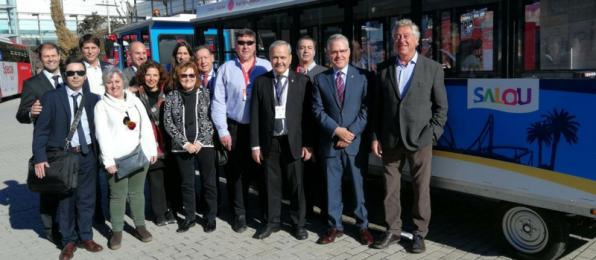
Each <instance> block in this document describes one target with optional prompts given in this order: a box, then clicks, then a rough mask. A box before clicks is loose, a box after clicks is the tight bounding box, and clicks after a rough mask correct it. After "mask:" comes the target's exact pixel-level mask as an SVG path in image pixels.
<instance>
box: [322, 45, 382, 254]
mask: <svg viewBox="0 0 596 260" xmlns="http://www.w3.org/2000/svg"><path fill="white" fill-rule="evenodd" d="M327 54H328V55H329V60H330V61H331V64H332V65H333V69H330V70H327V71H325V72H323V73H320V74H319V75H317V76H315V82H314V87H313V95H314V99H313V111H314V116H315V119H316V122H317V123H318V124H319V126H320V131H319V140H320V153H321V158H322V159H323V160H324V164H325V171H326V176H327V204H328V215H329V225H330V226H331V227H330V228H329V230H328V231H327V233H326V234H325V235H324V236H322V237H321V238H320V239H319V241H318V243H319V244H329V243H332V242H334V241H335V239H336V238H337V237H340V236H342V235H343V225H342V222H341V215H342V211H343V203H342V192H341V184H342V176H343V174H344V173H346V174H350V175H351V179H352V184H353V186H352V189H353V190H354V194H355V200H356V207H355V210H354V214H355V215H356V220H357V225H358V226H359V227H360V233H359V240H360V243H362V244H363V245H370V244H372V242H373V237H372V235H371V234H370V232H369V231H368V213H367V210H366V207H365V205H364V189H363V186H362V175H361V169H362V168H363V167H366V165H365V163H364V162H365V161H366V160H364V158H363V157H364V156H366V153H364V152H360V150H361V149H360V143H361V140H362V133H363V132H364V129H365V127H366V121H367V115H368V113H367V110H368V108H367V106H368V104H367V103H368V102H367V101H368V99H367V97H368V77H367V72H366V71H364V70H362V69H358V68H356V67H354V66H352V65H349V63H350V47H349V42H348V39H347V38H346V37H345V36H343V35H341V34H334V35H332V36H331V37H329V39H328V40H327Z"/></svg>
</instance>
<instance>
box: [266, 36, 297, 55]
mask: <svg viewBox="0 0 596 260" xmlns="http://www.w3.org/2000/svg"><path fill="white" fill-rule="evenodd" d="M282 45H283V46H286V48H287V49H288V54H290V56H291V55H292V46H291V45H290V44H289V43H288V42H286V41H283V40H277V41H274V42H273V43H272V44H271V45H269V54H271V51H272V50H273V48H275V47H277V46H282Z"/></svg>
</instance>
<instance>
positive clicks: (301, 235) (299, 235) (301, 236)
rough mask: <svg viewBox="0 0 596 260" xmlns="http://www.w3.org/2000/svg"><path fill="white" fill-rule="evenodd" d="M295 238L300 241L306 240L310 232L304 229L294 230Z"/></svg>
mask: <svg viewBox="0 0 596 260" xmlns="http://www.w3.org/2000/svg"><path fill="white" fill-rule="evenodd" d="M294 237H295V238H296V239H298V240H305V239H307V238H308V232H306V229H304V228H303V227H298V228H295V229H294Z"/></svg>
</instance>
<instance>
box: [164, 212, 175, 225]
mask: <svg viewBox="0 0 596 260" xmlns="http://www.w3.org/2000/svg"><path fill="white" fill-rule="evenodd" d="M166 222H167V223H168V224H176V222H177V221H176V216H174V212H172V211H171V210H168V211H167V212H166Z"/></svg>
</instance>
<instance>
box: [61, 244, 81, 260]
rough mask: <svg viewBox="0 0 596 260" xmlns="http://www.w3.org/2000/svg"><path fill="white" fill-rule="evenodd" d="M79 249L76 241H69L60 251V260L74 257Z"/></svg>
mask: <svg viewBox="0 0 596 260" xmlns="http://www.w3.org/2000/svg"><path fill="white" fill-rule="evenodd" d="M75 251H77V247H76V246H75V244H74V243H68V244H66V246H64V248H62V252H60V256H59V257H58V259H60V260H70V259H72V258H73V257H74V252H75Z"/></svg>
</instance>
